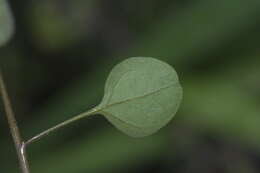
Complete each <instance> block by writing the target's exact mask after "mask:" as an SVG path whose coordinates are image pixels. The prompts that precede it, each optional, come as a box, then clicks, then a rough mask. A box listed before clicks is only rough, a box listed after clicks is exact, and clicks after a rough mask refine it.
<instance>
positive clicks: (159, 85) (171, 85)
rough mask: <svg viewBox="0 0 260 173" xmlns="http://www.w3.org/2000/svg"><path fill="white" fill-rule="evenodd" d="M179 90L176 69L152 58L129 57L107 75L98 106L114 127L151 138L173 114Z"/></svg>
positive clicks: (178, 103)
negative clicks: (103, 92) (102, 95)
mask: <svg viewBox="0 0 260 173" xmlns="http://www.w3.org/2000/svg"><path fill="white" fill-rule="evenodd" d="M181 99H182V88H181V86H180V84H179V80H178V76H177V73H176V72H175V70H174V69H173V68H172V67H171V66H170V65H168V64H166V63H164V62H162V61H159V60H157V59H154V58H144V57H135V58H129V59H127V60H125V61H123V62H121V63H120V64H118V65H117V66H116V67H115V68H114V69H113V70H112V71H111V73H110V75H109V77H108V79H107V81H106V86H105V94H104V97H103V100H102V102H101V104H100V105H99V106H98V107H97V109H98V110H99V112H100V113H101V114H103V115H104V116H105V117H106V118H107V119H108V120H109V121H110V122H111V123H112V124H113V125H114V126H115V127H117V128H118V129H119V130H121V131H123V132H125V133H126V134H128V135H130V136H133V137H142V136H147V135H150V134H152V133H154V132H156V131H157V130H159V129H160V128H161V127H163V126H164V125H166V124H167V123H168V122H169V121H170V120H171V119H172V118H173V116H174V115H175V113H176V112H177V109H178V107H179V105H180V102H181Z"/></svg>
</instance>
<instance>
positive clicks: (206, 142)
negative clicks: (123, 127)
mask: <svg viewBox="0 0 260 173" xmlns="http://www.w3.org/2000/svg"><path fill="white" fill-rule="evenodd" d="M9 2H10V6H11V9H12V12H13V15H14V17H15V24H16V32H15V35H14V36H13V38H12V39H11V40H10V41H9V43H8V44H6V45H5V46H4V47H1V48H0V66H1V68H2V71H3V73H4V75H5V79H6V83H7V85H8V90H9V92H10V96H11V98H12V102H13V107H14V108H15V112H16V114H17V119H18V123H19V126H20V128H21V131H22V135H23V136H24V137H25V138H26V139H28V138H29V137H32V136H33V135H35V134H37V133H39V132H41V131H42V130H45V129H47V128H49V127H51V126H53V125H55V124H57V123H59V122H61V121H63V120H66V119H68V118H70V117H72V116H73V115H75V114H78V113H80V112H82V111H85V110H88V109H89V108H92V107H93V106H95V105H97V104H98V103H99V102H100V100H101V98H102V96H103V87H104V83H105V79H106V77H107V75H108V73H109V71H110V70H111V68H112V67H113V66H114V65H115V64H117V63H118V62H120V61H122V60H123V59H125V58H127V57H132V56H152V57H156V58H158V59H161V60H163V61H166V62H168V63H169V64H171V65H172V66H174V67H175V69H176V70H177V72H178V74H179V77H180V80H181V83H182V86H183V89H184V99H183V103H182V105H181V108H180V110H179V112H178V113H177V115H176V116H175V118H174V120H173V121H171V123H170V124H169V125H168V126H167V127H165V128H163V129H162V130H161V131H160V132H159V133H157V134H155V135H153V136H150V137H146V138H142V139H134V138H130V137H128V136H125V135H124V134H122V133H121V132H119V131H117V130H116V129H115V128H114V127H112V125H110V124H109V123H108V122H107V121H106V119H105V118H103V117H101V116H94V117H90V118H86V119H84V120H82V121H80V122H77V123H74V124H73V125H71V126H69V127H67V128H65V129H63V130H60V131H58V132H56V133H55V134H52V135H50V136H48V137H46V138H43V139H42V140H41V141H39V142H37V143H34V144H32V145H31V146H29V148H28V155H29V160H30V166H31V169H32V172H33V173H72V172H73V173H88V172H90V173H103V172H104V173H110V172H111V173H117V172H118V173H122V172H129V173H143V172H150V173H219V172H221V173H234V172H236V173H258V172H260V166H259V162H260V77H259V76H260V52H259V50H260V48H259V45H260V32H259V31H260V1H259V0H218V1H216V0H196V1H191V0H160V1H158V0H143V1H138V0H125V1H120V0H113V1H112V0H111V1H108V0H74V1H73V0H37V1H34V0H23V1H18V0H10V1H9ZM0 27H1V26H0ZM3 114H4V111H3V106H2V104H1V107H0V115H1V116H0V127H1V130H0V153H1V157H0V172H1V173H2V172H3V173H9V172H10V173H16V172H19V169H18V168H19V167H18V164H17V159H16V154H15V149H14V147H13V142H12V139H11V136H10V133H9V131H8V126H7V122H6V119H5V117H4V115H3Z"/></svg>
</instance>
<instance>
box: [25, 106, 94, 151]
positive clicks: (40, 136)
mask: <svg viewBox="0 0 260 173" xmlns="http://www.w3.org/2000/svg"><path fill="white" fill-rule="evenodd" d="M97 112H98V110H97V109H95V108H94V109H91V110H89V111H87V112H84V113H82V114H79V115H77V116H74V117H73V118H71V119H68V120H66V121H64V122H62V123H60V124H58V125H55V126H54V127H51V128H49V129H47V130H45V131H43V132H41V133H39V134H38V135H36V136H34V137H32V138H31V139H29V140H28V141H26V142H25V145H26V146H27V145H29V144H31V143H33V142H35V141H38V140H39V139H41V138H43V137H45V136H47V135H49V134H50V133H52V132H54V131H56V130H58V129H60V128H62V127H64V126H67V125H69V124H71V123H72V122H75V121H77V120H79V119H82V118H85V117H87V116H89V115H93V114H95V113H97Z"/></svg>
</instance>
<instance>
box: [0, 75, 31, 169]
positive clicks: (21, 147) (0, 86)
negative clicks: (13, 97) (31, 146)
mask: <svg viewBox="0 0 260 173" xmlns="http://www.w3.org/2000/svg"><path fill="white" fill-rule="evenodd" d="M0 93H1V96H2V99H3V103H4V108H5V112H6V117H7V121H8V124H9V128H10V132H11V134H12V137H13V141H14V144H15V148H16V152H17V156H18V159H19V163H20V167H21V170H22V173H29V172H30V171H29V164H28V161H27V158H26V151H25V149H26V145H25V144H24V142H23V140H22V137H21V135H20V131H19V128H18V126H17V122H16V119H15V116H14V112H13V110H12V106H11V102H10V99H9V96H8V93H7V90H6V87H5V83H4V79H3V76H2V74H1V72H0Z"/></svg>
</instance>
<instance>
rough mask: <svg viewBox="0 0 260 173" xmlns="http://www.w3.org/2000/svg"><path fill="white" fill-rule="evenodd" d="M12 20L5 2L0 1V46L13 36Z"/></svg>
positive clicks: (3, 0)
mask: <svg viewBox="0 0 260 173" xmlns="http://www.w3.org/2000/svg"><path fill="white" fill-rule="evenodd" d="M13 30H14V26H13V19H12V15H11V12H10V9H9V6H8V4H7V1H6V0H0V46H1V45H3V44H5V43H6V42H7V41H8V40H9V39H10V37H11V36H12V34H13Z"/></svg>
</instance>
